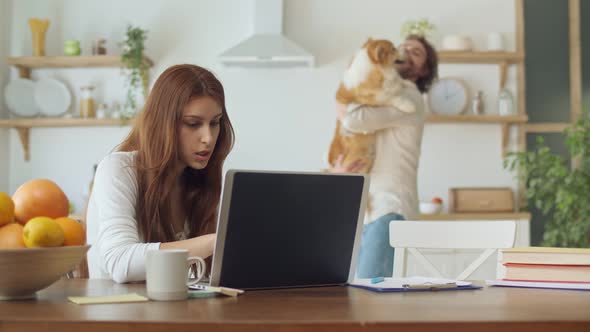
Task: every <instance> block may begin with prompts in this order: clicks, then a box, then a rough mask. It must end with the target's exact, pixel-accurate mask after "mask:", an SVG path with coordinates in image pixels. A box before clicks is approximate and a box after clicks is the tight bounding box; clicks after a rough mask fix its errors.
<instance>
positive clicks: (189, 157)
mask: <svg viewBox="0 0 590 332" xmlns="http://www.w3.org/2000/svg"><path fill="white" fill-rule="evenodd" d="M222 115H223V113H222V109H221V106H220V105H219V104H217V102H216V101H215V100H214V99H213V98H211V97H209V96H204V97H199V98H195V99H193V100H191V101H190V102H189V103H188V104H187V105H186V106H185V108H184V110H183V112H182V119H181V123H180V129H179V131H180V133H179V137H180V142H179V143H180V161H181V162H182V163H183V164H184V165H185V166H187V167H191V168H194V169H203V168H205V167H206V166H207V163H208V162H209V158H211V154H212V153H213V149H215V143H216V142H217V138H218V137H219V128H220V121H221V117H222Z"/></svg>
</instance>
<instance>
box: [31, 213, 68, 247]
mask: <svg viewBox="0 0 590 332" xmlns="http://www.w3.org/2000/svg"><path fill="white" fill-rule="evenodd" d="M64 238H65V235H64V231H63V229H61V227H60V226H59V224H58V223H56V222H55V220H53V219H51V218H49V217H35V218H32V219H31V220H29V221H28V222H27V224H26V225H25V226H24V227H23V241H24V242H25V245H26V246H27V247H28V248H37V247H59V246H61V245H62V244H63V243H64Z"/></svg>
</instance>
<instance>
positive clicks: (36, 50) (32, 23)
mask: <svg viewBox="0 0 590 332" xmlns="http://www.w3.org/2000/svg"><path fill="white" fill-rule="evenodd" d="M29 27H30V28H31V32H32V34H33V55H34V56H44V55H45V34H46V32H47V29H48V28H49V20H48V19H40V18H31V19H29Z"/></svg>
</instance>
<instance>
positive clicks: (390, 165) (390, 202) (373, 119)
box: [342, 82, 426, 223]
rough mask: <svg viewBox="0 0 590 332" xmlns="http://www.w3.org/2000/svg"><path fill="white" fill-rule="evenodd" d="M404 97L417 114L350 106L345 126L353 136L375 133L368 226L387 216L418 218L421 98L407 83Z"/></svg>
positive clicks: (344, 121) (422, 110)
mask: <svg viewBox="0 0 590 332" xmlns="http://www.w3.org/2000/svg"><path fill="white" fill-rule="evenodd" d="M402 94H403V96H404V97H406V98H407V99H409V100H410V101H412V102H414V104H415V106H416V112H414V113H404V112H401V111H399V110H397V109H395V108H393V107H369V106H359V105H349V107H348V112H347V115H346V116H345V117H344V119H343V120H342V126H343V127H344V128H346V129H347V130H349V131H351V132H354V133H372V132H375V133H376V136H377V137H376V151H375V152H376V155H375V161H374V163H373V167H372V169H371V171H370V173H369V175H370V187H369V194H370V204H371V210H370V211H369V213H368V214H367V215H366V216H365V223H368V222H371V221H373V220H375V219H376V218H378V217H380V216H383V215H385V214H387V213H391V212H394V213H398V214H401V215H402V216H404V217H405V218H406V219H407V220H414V219H415V218H416V217H417V216H418V189H417V187H418V185H417V173H418V162H419V159H420V148H421V144H422V132H423V129H424V119H425V115H426V114H425V109H424V100H423V98H422V95H421V94H420V92H419V91H418V89H417V88H416V86H415V85H414V84H412V83H409V82H407V84H406V86H405V87H404V90H403V92H402Z"/></svg>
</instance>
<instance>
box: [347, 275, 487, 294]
mask: <svg viewBox="0 0 590 332" xmlns="http://www.w3.org/2000/svg"><path fill="white" fill-rule="evenodd" d="M349 286H352V287H357V288H362V289H366V290H370V291H373V292H378V293H403V292H432V291H457V290H476V289H482V288H483V287H482V286H475V285H473V284H472V283H471V282H468V281H462V280H452V279H440V278H427V277H419V276H416V277H407V278H383V281H380V282H377V283H374V281H372V279H356V280H355V281H354V282H352V283H350V284H349Z"/></svg>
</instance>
